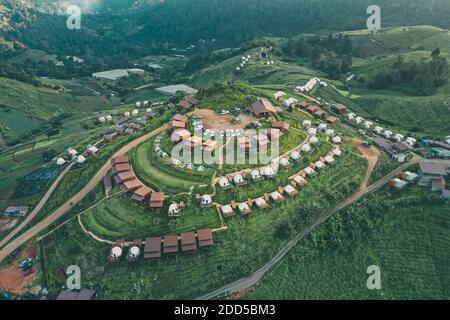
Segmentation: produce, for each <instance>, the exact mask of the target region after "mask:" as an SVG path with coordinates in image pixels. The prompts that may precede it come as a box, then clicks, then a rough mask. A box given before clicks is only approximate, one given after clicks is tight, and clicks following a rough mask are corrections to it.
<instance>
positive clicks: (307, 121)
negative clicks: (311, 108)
mask: <svg viewBox="0 0 450 320" xmlns="http://www.w3.org/2000/svg"><path fill="white" fill-rule="evenodd" d="M311 125H312V122H311V120H304V121H303V122H302V126H303V128H305V129H308V128H310V127H311Z"/></svg>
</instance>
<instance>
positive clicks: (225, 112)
mask: <svg viewBox="0 0 450 320" xmlns="http://www.w3.org/2000/svg"><path fill="white" fill-rule="evenodd" d="M229 113H230V111H228V110H222V111H221V112H220V113H219V115H221V116H224V115H227V114H229Z"/></svg>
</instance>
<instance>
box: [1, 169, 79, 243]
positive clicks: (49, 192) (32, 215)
mask: <svg viewBox="0 0 450 320" xmlns="http://www.w3.org/2000/svg"><path fill="white" fill-rule="evenodd" d="M74 164H75V163H74V162H72V163H71V164H69V165H68V166H67V167H66V168H65V169H64V171H63V172H61V174H60V175H59V176H58V178H56V180H55V181H54V182H53V184H52V185H51V186H50V188H49V189H48V190H47V192H46V193H45V195H44V197H43V198H42V199H41V201H39V203H38V204H37V206H36V207H35V208H34V209H33V211H32V212H31V213H30V214H29V215H28V216H27V217H26V218H25V220H24V221H23V222H22V223H21V224H20V225H18V226H17V227H16V228H15V229H14V230H13V231H12V232H11V233H9V234H8V235H7V236H6V237H5V238H3V239H2V241H0V248H1V247H3V246H4V245H5V244H7V243H8V241H9V240H11V239H12V238H14V237H15V236H16V235H17V234H18V233H19V232H20V231H22V229H23V228H25V227H26V226H27V225H28V223H30V221H31V220H33V219H34V218H35V217H36V216H37V215H38V214H39V212H41V210H42V208H43V207H44V206H45V204H46V203H47V201H48V199H49V198H50V196H51V195H52V194H53V192H55V190H56V187H57V186H58V185H59V183H60V182H61V181H62V179H63V178H64V177H65V175H66V174H67V172H69V171H70V169H72V167H73V165H74Z"/></svg>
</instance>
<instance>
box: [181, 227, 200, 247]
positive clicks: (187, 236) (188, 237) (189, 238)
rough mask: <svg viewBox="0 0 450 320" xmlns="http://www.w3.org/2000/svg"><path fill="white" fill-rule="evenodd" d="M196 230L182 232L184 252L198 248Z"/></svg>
mask: <svg viewBox="0 0 450 320" xmlns="http://www.w3.org/2000/svg"><path fill="white" fill-rule="evenodd" d="M195 239H196V237H195V232H194V231H191V232H186V233H182V234H181V250H182V251H183V252H189V251H195V250H196V249H197V241H196V240H195Z"/></svg>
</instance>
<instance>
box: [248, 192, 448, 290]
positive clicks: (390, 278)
mask: <svg viewBox="0 0 450 320" xmlns="http://www.w3.org/2000/svg"><path fill="white" fill-rule="evenodd" d="M427 192H428V190H423V189H418V188H413V189H411V190H408V191H405V192H404V193H403V194H398V193H390V192H386V191H380V192H378V193H377V194H376V195H374V196H369V197H367V198H365V199H363V200H362V201H360V202H359V203H357V204H355V205H353V206H352V207H350V208H348V209H346V210H344V211H342V212H340V213H339V214H337V215H336V216H335V217H333V218H332V219H330V220H329V221H328V222H326V223H325V224H323V225H322V226H320V227H319V228H318V229H317V230H316V231H315V232H314V233H313V234H311V235H310V236H309V237H308V238H307V239H306V240H305V241H302V242H301V243H300V244H299V245H298V246H297V247H296V248H295V249H294V250H293V251H292V252H291V253H289V255H288V256H287V258H286V259H285V260H284V261H283V262H282V263H281V264H280V265H278V266H277V267H276V268H275V269H274V270H273V271H272V272H270V273H269V275H267V277H266V278H265V279H264V280H263V281H262V283H261V285H260V286H259V287H258V288H257V289H256V292H254V293H253V294H250V295H249V296H248V298H252V299H448V298H449V297H450V282H449V278H448V276H447V275H448V274H449V272H450V268H449V265H450V264H449V263H450V254H449V252H450V251H449V245H450V233H449V232H448V230H449V227H450V219H449V216H448V203H443V202H440V201H439V200H437V197H434V196H432V195H430V194H429V193H427ZM373 264H375V265H378V266H380V268H381V281H382V283H381V285H382V289H381V290H368V289H367V286H366V281H367V278H368V275H367V273H366V270H367V267H368V266H369V265H373Z"/></svg>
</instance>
